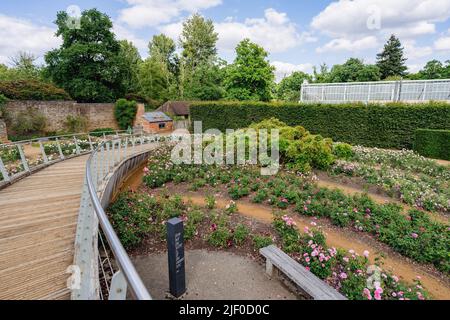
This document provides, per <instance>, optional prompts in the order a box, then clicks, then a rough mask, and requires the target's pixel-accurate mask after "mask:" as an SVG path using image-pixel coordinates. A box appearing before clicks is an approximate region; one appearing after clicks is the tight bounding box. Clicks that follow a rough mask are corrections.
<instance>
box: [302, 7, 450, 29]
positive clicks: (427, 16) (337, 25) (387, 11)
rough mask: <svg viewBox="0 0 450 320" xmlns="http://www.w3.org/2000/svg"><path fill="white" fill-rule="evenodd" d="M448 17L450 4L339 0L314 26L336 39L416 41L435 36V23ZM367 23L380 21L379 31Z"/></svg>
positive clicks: (319, 15) (312, 24)
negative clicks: (419, 37)
mask: <svg viewBox="0 0 450 320" xmlns="http://www.w3.org/2000/svg"><path fill="white" fill-rule="evenodd" d="M449 17H450V0H396V1H392V0H353V1H348V0H340V1H336V2H333V3H331V4H330V5H328V6H327V7H326V8H325V10H323V11H322V12H320V13H319V14H318V15H317V16H316V17H314V18H313V20H312V23H311V26H312V28H313V29H316V30H320V31H322V32H324V33H326V34H328V35H330V36H332V37H335V38H337V37H352V36H358V35H361V34H372V33H374V32H379V33H381V34H389V33H396V34H398V35H399V36H403V37H414V36H417V35H423V34H429V33H434V32H435V23H436V22H442V21H445V20H447V19H448V18H449ZM378 18H379V20H378ZM368 21H369V22H370V21H379V22H380V25H379V27H380V28H379V29H378V28H369V27H368ZM369 26H376V24H372V25H371V24H370V23H369Z"/></svg>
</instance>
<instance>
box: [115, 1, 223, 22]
mask: <svg viewBox="0 0 450 320" xmlns="http://www.w3.org/2000/svg"><path fill="white" fill-rule="evenodd" d="M126 2H127V3H128V4H129V5H130V7H128V8H125V9H123V10H121V11H120V13H119V21H120V22H122V23H125V24H127V25H129V26H130V27H132V28H142V27H155V26H158V25H161V24H164V23H169V22H171V21H173V20H174V19H175V18H178V17H180V16H181V15H182V14H185V13H194V12H197V11H199V10H204V9H208V8H212V7H215V6H218V5H220V4H222V0H126Z"/></svg>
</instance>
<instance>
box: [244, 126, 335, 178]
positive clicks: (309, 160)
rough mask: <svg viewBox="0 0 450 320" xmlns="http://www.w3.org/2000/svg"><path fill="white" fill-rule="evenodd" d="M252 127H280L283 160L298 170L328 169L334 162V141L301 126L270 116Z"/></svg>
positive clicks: (256, 128)
mask: <svg viewBox="0 0 450 320" xmlns="http://www.w3.org/2000/svg"><path fill="white" fill-rule="evenodd" d="M250 128H252V129H255V130H260V129H267V130H268V131H271V130H272V129H275V128H276V129H278V130H279V132H280V146H279V149H280V154H281V157H282V160H283V161H284V162H286V163H288V164H289V165H290V166H292V167H294V168H295V169H297V170H300V171H309V170H310V169H311V168H317V169H327V168H328V167H329V166H330V165H331V164H333V162H334V156H333V153H332V146H333V141H332V140H331V139H324V138H323V137H322V136H320V135H312V134H310V133H309V132H308V131H307V130H306V129H305V128H303V127H301V126H297V127H289V126H287V125H286V124H285V123H284V122H281V121H280V120H278V119H276V118H270V119H268V120H263V121H261V122H259V123H254V124H251V125H250Z"/></svg>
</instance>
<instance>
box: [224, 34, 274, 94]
mask: <svg viewBox="0 0 450 320" xmlns="http://www.w3.org/2000/svg"><path fill="white" fill-rule="evenodd" d="M267 56H268V53H267V52H266V51H265V50H264V48H262V47H260V46H259V45H257V44H255V43H252V42H251V41H250V40H249V39H245V40H243V41H241V42H240V43H239V44H238V46H237V48H236V58H235V59H234V62H233V64H231V65H229V66H228V67H227V69H226V76H225V79H224V84H225V88H226V91H227V97H228V99H232V100H254V101H269V100H271V98H272V88H273V86H274V80H275V75H274V71H275V68H274V67H273V66H271V65H270V63H269V61H268V60H267Z"/></svg>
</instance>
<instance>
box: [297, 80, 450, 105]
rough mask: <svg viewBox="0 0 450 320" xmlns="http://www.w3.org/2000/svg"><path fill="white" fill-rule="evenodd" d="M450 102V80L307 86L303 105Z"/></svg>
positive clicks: (306, 84) (301, 95)
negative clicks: (309, 103) (320, 103)
mask: <svg viewBox="0 0 450 320" xmlns="http://www.w3.org/2000/svg"><path fill="white" fill-rule="evenodd" d="M430 100H435V101H450V79H442V80H441V79H439V80H399V81H371V82H346V83H311V84H310V83H303V84H302V87H301V91H300V102H324V103H342V102H398V101H409V102H422V101H430Z"/></svg>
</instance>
